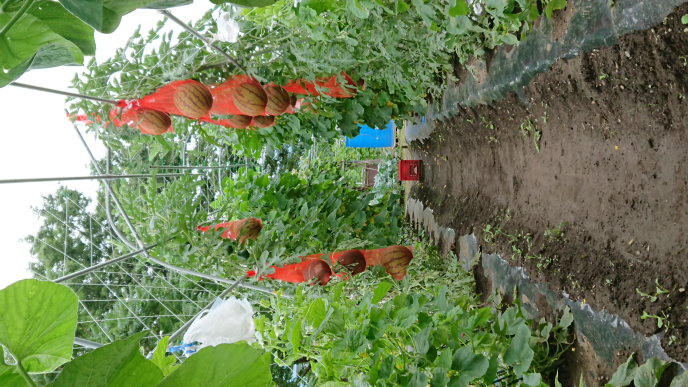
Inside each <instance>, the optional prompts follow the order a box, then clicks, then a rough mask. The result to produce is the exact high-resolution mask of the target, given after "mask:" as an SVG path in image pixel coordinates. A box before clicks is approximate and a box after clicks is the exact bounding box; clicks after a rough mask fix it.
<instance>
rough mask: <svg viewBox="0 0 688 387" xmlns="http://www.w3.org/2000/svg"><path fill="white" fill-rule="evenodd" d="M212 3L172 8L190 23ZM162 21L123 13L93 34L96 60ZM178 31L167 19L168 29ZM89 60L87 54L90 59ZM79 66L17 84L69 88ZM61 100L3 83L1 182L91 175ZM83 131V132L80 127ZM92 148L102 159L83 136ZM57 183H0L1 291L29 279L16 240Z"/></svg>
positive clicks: (32, 227) (92, 188)
mask: <svg viewBox="0 0 688 387" xmlns="http://www.w3.org/2000/svg"><path fill="white" fill-rule="evenodd" d="M211 7H212V4H211V3H210V2H209V1H208V0H196V2H195V3H194V4H192V5H189V6H185V7H178V8H173V9H171V11H172V13H174V14H175V15H176V16H177V17H179V18H180V19H182V20H184V21H186V22H188V21H190V20H197V19H199V18H200V17H201V16H202V15H203V14H204V13H205V12H206V11H207V10H208V9H210V8H211ZM161 19H162V15H160V14H158V13H157V11H154V10H138V11H135V12H133V13H131V14H129V15H127V16H125V17H124V19H123V20H122V24H121V25H120V26H119V28H118V29H117V31H115V32H114V33H112V34H109V35H103V34H99V33H98V32H96V45H97V50H96V58H97V60H98V62H102V61H104V60H105V59H107V58H109V57H111V56H112V55H113V54H114V53H115V49H117V48H118V47H122V46H123V45H124V44H125V43H126V41H127V39H128V38H129V37H130V36H131V34H132V33H133V32H134V30H135V29H136V27H137V26H138V25H139V24H140V25H141V26H142V28H141V32H142V34H145V33H147V32H148V30H150V29H151V28H153V27H154V26H155V24H156V23H157V22H158V21H159V20H161ZM172 26H174V27H173V28H174V29H175V30H179V27H176V26H175V25H174V24H173V23H172V22H171V21H168V23H167V26H166V28H169V27H172ZM89 59H90V58H86V61H88V60H89ZM76 72H81V68H79V67H59V68H54V69H45V70H36V71H32V72H29V73H26V74H24V76H22V77H21V78H20V79H19V80H18V82H21V83H27V84H31V85H38V86H43V87H47V88H51V89H57V90H69V91H72V92H74V90H72V89H68V86H69V84H70V80H71V79H72V78H73V77H74V74H75V73H76ZM64 100H65V98H64V97H62V96H59V95H55V94H48V93H42V92H38V91H32V90H25V89H20V88H17V87H12V86H7V87H4V88H2V89H0V114H2V128H1V131H2V135H3V136H4V140H3V141H2V145H4V146H2V149H1V150H0V180H6V179H26V178H38V177H65V176H84V175H88V174H89V168H88V165H89V163H90V160H89V157H88V154H87V153H86V150H85V149H84V148H83V146H82V145H81V143H80V141H79V140H78V138H77V136H76V133H74V129H73V128H72V125H71V123H70V122H69V121H68V120H67V118H66V115H65V111H64V109H65V107H66V104H65V103H64ZM82 133H83V131H82ZM86 141H87V142H88V143H89V146H90V147H91V151H92V152H93V153H94V154H95V155H96V157H97V158H101V157H104V155H105V148H104V147H103V146H102V145H101V144H100V143H98V142H96V140H95V139H94V138H93V136H91V135H89V136H86ZM59 185H60V183H59V182H51V183H24V184H0V246H2V248H1V249H0V289H2V288H4V287H5V286H7V285H9V284H11V283H13V282H15V281H18V280H21V279H24V278H29V277H30V275H29V273H28V272H27V267H28V263H29V261H31V260H32V258H31V255H30V254H29V245H28V244H27V243H23V242H19V239H20V238H23V237H25V236H26V235H29V234H33V233H35V232H36V231H38V227H39V226H40V223H41V222H40V219H39V218H37V217H36V216H35V215H34V214H33V213H32V212H31V209H30V206H38V205H40V204H41V203H42V201H41V195H48V194H50V193H53V192H55V190H56V189H57V188H58V187H59ZM63 185H65V186H67V187H69V188H72V189H76V190H79V191H81V192H82V193H84V194H85V195H87V196H90V197H92V198H94V197H95V192H96V189H97V187H98V183H97V182H95V181H69V182H65V183H63Z"/></svg>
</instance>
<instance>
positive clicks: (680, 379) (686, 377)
mask: <svg viewBox="0 0 688 387" xmlns="http://www.w3.org/2000/svg"><path fill="white" fill-rule="evenodd" d="M683 18H684V19H685V18H686V16H684V17H683ZM684 24H688V22H687V23H684ZM686 386H688V372H684V373H682V374H681V375H679V376H677V377H675V378H674V380H672V381H671V385H670V386H669V387H686Z"/></svg>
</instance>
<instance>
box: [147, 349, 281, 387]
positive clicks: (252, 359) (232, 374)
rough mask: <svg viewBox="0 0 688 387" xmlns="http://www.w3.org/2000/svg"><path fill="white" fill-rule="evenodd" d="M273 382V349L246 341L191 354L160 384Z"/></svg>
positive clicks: (225, 386)
mask: <svg viewBox="0 0 688 387" xmlns="http://www.w3.org/2000/svg"><path fill="white" fill-rule="evenodd" d="M271 384H272V375H271V374H270V353H269V352H263V351H262V350H259V349H255V348H251V347H250V346H249V345H248V344H246V343H235V344H220V345H218V346H215V347H206V348H203V349H202V350H200V351H199V352H198V353H196V354H194V355H193V356H191V357H189V358H188V359H187V360H186V361H185V362H184V363H183V364H182V365H181V366H180V367H179V368H177V370H176V371H174V372H173V373H171V374H170V375H169V376H168V377H166V378H165V379H163V381H162V382H160V384H159V385H158V387H191V386H203V387H233V386H236V387H264V386H269V385H271Z"/></svg>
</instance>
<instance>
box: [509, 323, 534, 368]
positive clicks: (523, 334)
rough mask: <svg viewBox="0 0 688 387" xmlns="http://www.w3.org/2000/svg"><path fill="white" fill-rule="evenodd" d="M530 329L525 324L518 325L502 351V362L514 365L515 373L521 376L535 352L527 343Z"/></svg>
mask: <svg viewBox="0 0 688 387" xmlns="http://www.w3.org/2000/svg"><path fill="white" fill-rule="evenodd" d="M529 339H530V329H529V328H528V327H527V326H526V325H520V326H519V327H518V331H517V332H516V335H515V336H514V338H513V339H512V340H511V344H509V347H507V349H506V351H505V352H504V363H505V364H506V365H514V371H515V372H516V375H518V376H522V375H523V373H524V372H526V371H527V370H528V367H530V363H531V362H532V361H533V356H534V355H535V352H534V351H533V350H532V349H531V348H530V346H529V345H528V341H529Z"/></svg>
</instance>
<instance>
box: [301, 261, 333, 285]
mask: <svg viewBox="0 0 688 387" xmlns="http://www.w3.org/2000/svg"><path fill="white" fill-rule="evenodd" d="M330 277H332V269H330V265H328V264H327V262H325V261H313V262H311V263H309V264H308V266H306V268H305V269H304V270H303V279H304V280H305V281H306V282H310V281H311V280H312V279H314V278H317V280H318V283H319V284H320V285H327V283H328V282H330Z"/></svg>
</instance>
